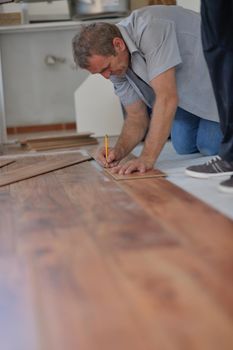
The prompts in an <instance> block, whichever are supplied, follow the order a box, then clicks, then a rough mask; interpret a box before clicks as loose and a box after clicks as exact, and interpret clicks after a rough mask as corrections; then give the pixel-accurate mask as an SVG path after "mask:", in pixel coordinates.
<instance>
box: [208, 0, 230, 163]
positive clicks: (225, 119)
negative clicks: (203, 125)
mask: <svg viewBox="0 0 233 350" xmlns="http://www.w3.org/2000/svg"><path fill="white" fill-rule="evenodd" d="M201 17H202V43H203V51H204V55H205V58H206V62H207V65H208V68H209V72H210V77H211V80H212V84H213V89H214V93H215V97H216V102H217V106H218V112H219V117H220V125H221V129H222V132H223V140H222V143H221V146H220V150H219V155H220V156H221V157H222V158H223V159H225V160H228V161H233V1H232V0H202V3H201Z"/></svg>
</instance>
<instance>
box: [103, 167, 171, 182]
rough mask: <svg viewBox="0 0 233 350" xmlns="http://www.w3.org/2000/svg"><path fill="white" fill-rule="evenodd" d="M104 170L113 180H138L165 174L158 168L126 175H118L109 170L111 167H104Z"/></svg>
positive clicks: (164, 175)
mask: <svg viewBox="0 0 233 350" xmlns="http://www.w3.org/2000/svg"><path fill="white" fill-rule="evenodd" d="M105 171H106V172H107V173H108V174H109V175H111V176H112V177H113V178H114V179H115V180H117V181H119V180H139V179H147V178H155V177H166V176H167V174H165V173H164V172H163V171H161V170H159V169H152V170H147V171H146V172H145V173H140V172H138V171H137V172H134V173H131V174H128V175H120V174H115V173H113V172H112V171H111V169H108V168H105Z"/></svg>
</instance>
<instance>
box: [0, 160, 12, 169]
mask: <svg viewBox="0 0 233 350" xmlns="http://www.w3.org/2000/svg"><path fill="white" fill-rule="evenodd" d="M14 162H15V160H13V159H9V160H8V159H4V160H3V159H0V168H3V167H4V166H6V165H10V164H12V163H14Z"/></svg>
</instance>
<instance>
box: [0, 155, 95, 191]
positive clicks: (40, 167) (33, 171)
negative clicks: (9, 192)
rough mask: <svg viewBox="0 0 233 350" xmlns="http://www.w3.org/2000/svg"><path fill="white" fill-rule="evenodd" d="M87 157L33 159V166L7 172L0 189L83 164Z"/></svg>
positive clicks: (0, 183) (4, 174) (0, 182)
mask: <svg viewBox="0 0 233 350" xmlns="http://www.w3.org/2000/svg"><path fill="white" fill-rule="evenodd" d="M90 159H91V158H90V157H88V156H83V155H82V154H76V155H75V156H69V157H64V156H63V157H62V159H50V161H49V162H48V161H45V160H42V161H40V162H39V161H38V159H35V160H34V162H33V164H30V165H27V166H25V167H21V168H17V169H14V170H9V171H7V172H5V173H3V174H1V177H0V187H1V186H6V185H9V184H11V183H14V182H18V181H22V180H25V179H29V178H31V177H34V176H39V175H42V174H46V173H48V172H51V171H55V170H58V169H62V168H65V167H68V166H71V165H74V164H77V163H81V162H85V161H88V160H90Z"/></svg>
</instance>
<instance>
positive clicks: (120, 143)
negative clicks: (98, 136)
mask: <svg viewBox="0 0 233 350" xmlns="http://www.w3.org/2000/svg"><path fill="white" fill-rule="evenodd" d="M148 125H149V119H148V116H147V111H146V107H145V106H144V104H143V105H142V104H141V103H139V105H138V108H136V110H133V111H132V109H131V108H129V109H128V111H127V117H126V119H125V121H124V125H123V128H122V131H121V134H120V136H119V138H118V140H117V142H116V145H115V147H114V148H115V149H117V150H119V152H120V153H121V154H122V158H124V157H125V156H126V155H127V154H129V153H130V152H131V151H132V150H133V149H134V147H135V146H136V145H137V144H138V143H139V142H141V141H142V139H143V137H144V136H145V134H146V131H147V129H148Z"/></svg>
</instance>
